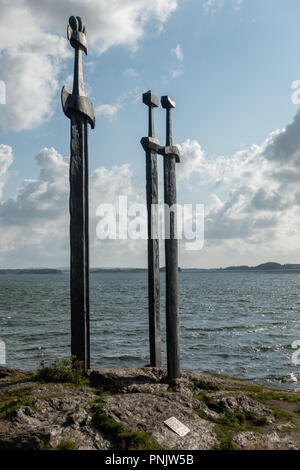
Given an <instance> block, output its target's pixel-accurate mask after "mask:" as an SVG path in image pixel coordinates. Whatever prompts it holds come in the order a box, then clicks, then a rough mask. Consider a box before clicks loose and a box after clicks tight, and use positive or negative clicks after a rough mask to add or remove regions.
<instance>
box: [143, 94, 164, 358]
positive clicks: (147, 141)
mask: <svg viewBox="0 0 300 470" xmlns="http://www.w3.org/2000/svg"><path fill="white" fill-rule="evenodd" d="M143 103H144V104H145V105H146V106H148V108H149V127H148V137H144V138H143V139H142V140H141V144H142V146H143V148H144V150H145V152H146V195H147V213H148V306H149V339H150V365H151V366H153V367H160V365H161V335H160V279H159V239H158V211H157V209H158V182H157V153H158V149H159V148H160V145H159V142H158V140H157V139H156V138H155V132H154V117H153V109H154V108H157V107H158V99H157V97H156V96H155V95H154V94H153V93H152V92H151V91H148V92H147V93H144V94H143Z"/></svg>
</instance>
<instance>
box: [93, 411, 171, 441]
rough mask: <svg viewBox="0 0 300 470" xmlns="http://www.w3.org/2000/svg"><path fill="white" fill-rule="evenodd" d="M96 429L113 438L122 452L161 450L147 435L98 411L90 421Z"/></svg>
mask: <svg viewBox="0 0 300 470" xmlns="http://www.w3.org/2000/svg"><path fill="white" fill-rule="evenodd" d="M92 424H93V425H94V426H95V428H96V429H98V430H99V431H101V432H103V433H104V434H106V435H107V436H109V437H110V438H113V439H114V440H115V441H116V443H117V446H118V448H119V449H122V450H163V447H161V446H160V445H159V444H158V443H157V442H156V441H154V440H153V439H152V438H151V437H150V436H148V434H146V433H142V432H137V431H132V430H131V429H127V428H125V426H124V425H123V424H122V423H118V422H117V421H115V420H114V419H112V418H110V417H109V416H107V415H106V414H105V413H103V412H102V410H101V409H100V410H98V411H97V412H96V413H95V414H94V416H93V419H92Z"/></svg>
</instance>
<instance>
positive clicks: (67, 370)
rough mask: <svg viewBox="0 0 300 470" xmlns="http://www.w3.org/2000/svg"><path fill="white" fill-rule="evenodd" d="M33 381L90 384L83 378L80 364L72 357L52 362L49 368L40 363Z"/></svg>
mask: <svg viewBox="0 0 300 470" xmlns="http://www.w3.org/2000/svg"><path fill="white" fill-rule="evenodd" d="M35 380H37V381H39V382H46V383H50V382H54V383H69V384H74V385H89V384H90V382H89V380H88V379H87V378H86V377H84V371H83V367H82V363H81V362H80V361H78V360H77V359H76V358H74V357H72V358H71V359H69V358H66V359H62V360H60V361H54V362H53V363H52V365H51V366H46V365H45V363H44V362H41V365H40V368H39V370H38V372H37V375H36V376H35Z"/></svg>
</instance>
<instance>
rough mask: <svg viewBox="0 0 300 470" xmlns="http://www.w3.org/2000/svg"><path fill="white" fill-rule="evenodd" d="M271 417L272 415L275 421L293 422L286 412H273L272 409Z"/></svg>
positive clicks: (289, 414)
mask: <svg viewBox="0 0 300 470" xmlns="http://www.w3.org/2000/svg"><path fill="white" fill-rule="evenodd" d="M273 415H274V417H275V420H276V421H289V422H291V423H293V422H294V420H293V416H292V415H291V413H288V412H287V411H283V410H275V409H274V410H273Z"/></svg>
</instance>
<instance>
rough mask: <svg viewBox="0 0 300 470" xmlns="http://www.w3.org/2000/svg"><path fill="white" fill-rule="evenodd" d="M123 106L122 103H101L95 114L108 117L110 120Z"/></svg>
mask: <svg viewBox="0 0 300 470" xmlns="http://www.w3.org/2000/svg"><path fill="white" fill-rule="evenodd" d="M120 108H121V105H120V104H101V105H100V106H97V108H96V109H95V115H96V116H98V117H100V116H103V117H106V118H108V120H109V121H110V122H112V120H113V119H114V117H116V115H117V113H118V111H119V109H120Z"/></svg>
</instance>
